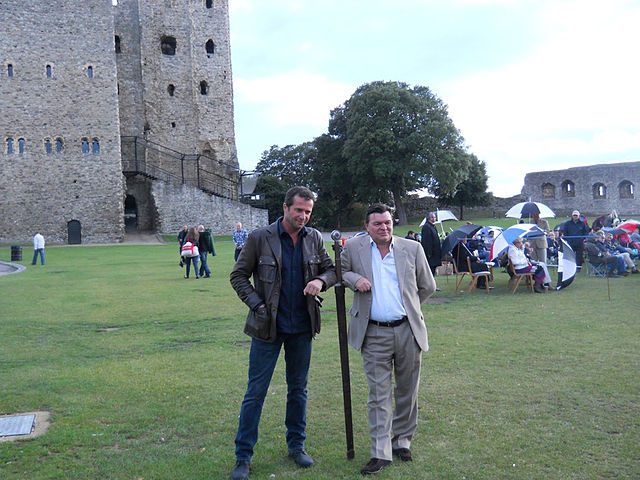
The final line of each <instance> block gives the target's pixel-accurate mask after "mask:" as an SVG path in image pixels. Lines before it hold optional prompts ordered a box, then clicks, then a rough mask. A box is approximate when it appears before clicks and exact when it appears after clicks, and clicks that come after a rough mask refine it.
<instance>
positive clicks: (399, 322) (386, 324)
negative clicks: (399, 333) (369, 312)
mask: <svg viewBox="0 0 640 480" xmlns="http://www.w3.org/2000/svg"><path fill="white" fill-rule="evenodd" d="M407 320H409V319H408V318H407V316H406V315H405V316H404V317H402V318H401V319H400V320H394V321H392V322H377V321H375V320H369V323H373V324H374V325H377V326H379V327H397V326H398V325H402V324H403V323H404V322H406V321H407Z"/></svg>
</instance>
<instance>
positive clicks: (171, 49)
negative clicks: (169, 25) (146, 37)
mask: <svg viewBox="0 0 640 480" xmlns="http://www.w3.org/2000/svg"><path fill="white" fill-rule="evenodd" d="M177 46H178V44H177V42H176V39H175V37H170V36H166V35H165V36H163V37H162V38H161V39H160V50H161V51H162V53H163V54H164V55H175V54H176V48H177Z"/></svg>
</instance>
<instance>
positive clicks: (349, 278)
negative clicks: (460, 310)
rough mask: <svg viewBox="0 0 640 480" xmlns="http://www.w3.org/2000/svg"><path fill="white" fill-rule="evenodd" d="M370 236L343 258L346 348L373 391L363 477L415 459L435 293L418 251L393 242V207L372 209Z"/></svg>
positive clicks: (407, 243) (354, 243)
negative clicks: (425, 308)
mask: <svg viewBox="0 0 640 480" xmlns="http://www.w3.org/2000/svg"><path fill="white" fill-rule="evenodd" d="M365 228H366V230H367V233H368V235H363V236H359V237H355V238H353V239H351V240H349V241H347V243H346V245H345V249H344V252H343V253H342V272H343V280H344V283H345V285H346V286H348V287H349V288H352V289H353V290H354V291H355V295H354V297H353V305H352V307H351V319H350V322H349V333H348V336H349V343H350V344H351V346H353V347H354V348H355V349H357V350H360V351H361V353H362V359H363V365H364V370H365V373H366V375H367V381H368V383H369V399H368V402H367V407H368V417H369V433H370V437H371V459H370V461H369V462H368V463H367V464H366V465H365V466H364V468H363V469H362V470H361V473H362V474H363V475H367V474H372V473H377V472H379V471H380V470H382V469H383V468H385V467H387V466H388V465H390V464H391V462H392V455H396V456H398V457H399V458H400V459H401V460H404V461H409V460H411V459H412V455H411V450H410V448H411V439H412V437H413V433H414V432H415V429H416V427H417V422H418V384H419V380H420V365H421V354H422V352H423V351H425V352H426V351H427V350H428V349H429V343H428V339H427V327H426V326H425V323H424V318H423V316H422V311H421V308H420V305H421V303H423V302H424V301H425V300H426V299H427V298H429V296H431V294H432V293H433V292H434V291H435V288H436V284H435V281H434V279H433V275H432V274H431V270H430V268H429V264H428V263H427V259H426V257H425V255H424V250H423V249H422V246H421V245H420V243H419V242H415V241H412V240H407V239H404V238H399V237H394V236H393V218H392V216H391V211H390V208H389V207H387V206H386V205H382V204H376V205H372V206H371V207H369V209H368V210H367V214H366V220H365ZM392 373H393V374H395V383H396V388H395V405H396V411H395V414H394V412H393V399H392V395H391V392H392V386H393V382H392V379H391V376H392ZM391 431H393V437H392V436H391Z"/></svg>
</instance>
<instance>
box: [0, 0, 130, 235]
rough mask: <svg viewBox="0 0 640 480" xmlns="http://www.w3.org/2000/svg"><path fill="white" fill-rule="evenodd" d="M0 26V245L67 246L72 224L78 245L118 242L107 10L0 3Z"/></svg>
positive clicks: (100, 0) (105, 4)
mask: <svg viewBox="0 0 640 480" xmlns="http://www.w3.org/2000/svg"><path fill="white" fill-rule="evenodd" d="M0 17H1V18H3V25H2V34H1V35H0V85H1V88H2V92H1V95H0V112H2V114H1V115H0V142H1V145H0V192H2V199H1V200H0V241H17V240H26V239H29V238H30V237H31V236H32V235H33V232H34V231H35V230H39V231H40V232H41V233H42V234H43V235H44V236H45V238H46V239H47V240H48V241H55V242H65V241H66V240H67V225H68V222H70V221H72V220H77V221H79V222H80V224H81V227H82V238H83V241H87V242H105V241H117V240H121V239H122V237H123V228H124V227H123V226H124V219H123V205H122V199H123V195H124V186H123V178H122V169H121V166H120V133H119V118H118V98H117V83H116V63H115V56H114V52H113V17H112V15H111V2H110V1H108V0H82V1H73V2H71V1H70V0H48V1H46V2H45V1H30V2H24V1H22V0H2V2H0ZM9 70H11V73H12V76H10V75H9ZM8 139H13V141H12V142H10V141H8ZM20 139H23V140H24V141H23V142H21V141H20ZM83 141H84V142H85V144H84V146H85V151H83ZM94 141H95V142H96V144H95V150H94V146H93V144H94ZM9 143H12V147H13V153H9ZM20 143H22V144H23V147H24V148H23V152H22V153H20ZM58 143H59V145H60V151H58V148H57V147H58Z"/></svg>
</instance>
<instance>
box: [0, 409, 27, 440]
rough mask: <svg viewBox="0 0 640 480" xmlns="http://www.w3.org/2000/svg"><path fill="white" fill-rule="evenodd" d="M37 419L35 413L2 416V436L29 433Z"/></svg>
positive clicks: (0, 430) (0, 426)
mask: <svg viewBox="0 0 640 480" xmlns="http://www.w3.org/2000/svg"><path fill="white" fill-rule="evenodd" d="M35 421H36V416H35V414H28V415H15V416H12V417H0V437H9V436H12V435H29V434H30V433H31V430H32V429H33V427H34V425H35Z"/></svg>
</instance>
